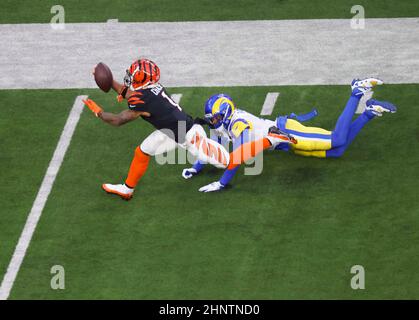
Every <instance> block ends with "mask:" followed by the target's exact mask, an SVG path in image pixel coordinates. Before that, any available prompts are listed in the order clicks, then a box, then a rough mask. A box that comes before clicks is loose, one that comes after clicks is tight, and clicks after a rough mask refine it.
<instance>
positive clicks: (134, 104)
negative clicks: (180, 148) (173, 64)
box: [128, 84, 194, 143]
mask: <svg viewBox="0 0 419 320" xmlns="http://www.w3.org/2000/svg"><path fill="white" fill-rule="evenodd" d="M128 108H129V109H131V110H135V111H143V112H148V113H150V114H151V116H150V117H146V116H141V117H142V118H143V119H144V120H145V121H147V122H150V123H151V124H152V125H153V126H154V127H155V128H156V129H158V130H160V129H169V130H171V131H172V132H173V134H174V137H175V140H176V142H179V143H183V142H184V141H185V137H184V135H185V133H186V132H187V131H188V130H189V129H190V128H191V127H192V126H193V124H194V120H193V119H192V117H191V116H189V115H188V114H187V113H185V112H184V111H183V110H182V108H181V107H180V106H179V105H178V104H177V103H175V102H174V101H173V100H172V99H171V98H170V96H169V95H168V94H167V93H166V90H165V89H164V87H163V86H162V85H160V84H158V85H156V86H153V87H152V88H147V89H140V90H137V91H136V92H135V93H134V94H132V95H131V96H130V97H129V98H128ZM179 121H184V122H185V125H186V132H183V134H182V132H178V122H179ZM164 131H165V130H163V132H164ZM181 131H183V130H181Z"/></svg>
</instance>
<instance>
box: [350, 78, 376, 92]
mask: <svg viewBox="0 0 419 320" xmlns="http://www.w3.org/2000/svg"><path fill="white" fill-rule="evenodd" d="M382 84H384V82H383V81H382V80H380V79H376V78H366V79H363V80H360V79H354V80H352V83H351V88H352V94H353V95H355V96H362V95H363V94H364V93H367V92H369V91H371V90H372V88H374V87H375V86H380V85H382Z"/></svg>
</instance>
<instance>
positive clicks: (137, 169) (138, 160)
mask: <svg viewBox="0 0 419 320" xmlns="http://www.w3.org/2000/svg"><path fill="white" fill-rule="evenodd" d="M149 161H150V156H149V155H147V154H145V153H144V152H142V151H141V149H140V147H137V148H135V154H134V158H133V159H132V162H131V166H130V168H129V172H128V177H127V180H125V184H126V185H127V187H129V188H132V189H133V188H135V187H136V185H137V184H138V181H139V180H140V179H141V177H142V176H143V175H144V173H145V172H146V170H147V167H148V162H149Z"/></svg>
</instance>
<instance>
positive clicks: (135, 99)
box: [128, 92, 148, 111]
mask: <svg viewBox="0 0 419 320" xmlns="http://www.w3.org/2000/svg"><path fill="white" fill-rule="evenodd" d="M128 108H129V109H130V110H135V111H148V110H147V109H148V108H147V103H146V101H145V99H144V97H143V94H142V93H140V92H136V93H134V94H132V95H131V96H130V97H129V98H128Z"/></svg>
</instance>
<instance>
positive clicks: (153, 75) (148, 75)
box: [129, 59, 160, 90]
mask: <svg viewBox="0 0 419 320" xmlns="http://www.w3.org/2000/svg"><path fill="white" fill-rule="evenodd" d="M129 72H130V74H131V86H132V88H133V89H134V90H138V89H141V88H143V87H146V86H148V85H152V84H155V83H156V82H158V81H159V80H160V69H159V67H158V66H157V65H156V64H155V63H154V62H153V61H151V60H148V59H140V60H137V61H135V62H134V63H132V64H131V66H130V68H129Z"/></svg>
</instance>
